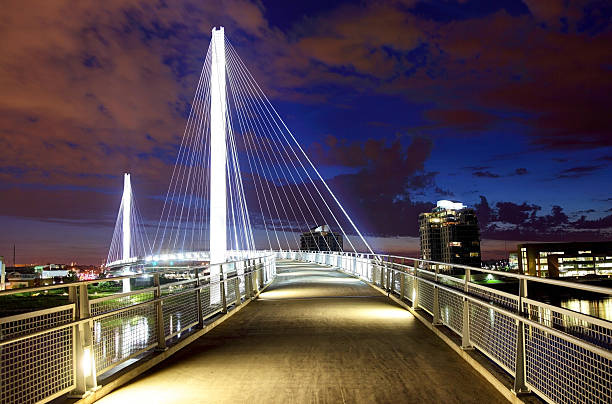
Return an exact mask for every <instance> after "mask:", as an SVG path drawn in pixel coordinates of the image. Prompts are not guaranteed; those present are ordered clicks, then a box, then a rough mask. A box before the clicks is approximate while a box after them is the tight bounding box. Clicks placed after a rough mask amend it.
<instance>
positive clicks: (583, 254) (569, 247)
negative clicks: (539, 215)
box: [518, 241, 612, 278]
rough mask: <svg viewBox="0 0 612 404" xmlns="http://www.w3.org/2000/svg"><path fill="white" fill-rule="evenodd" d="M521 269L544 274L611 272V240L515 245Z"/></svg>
mask: <svg viewBox="0 0 612 404" xmlns="http://www.w3.org/2000/svg"><path fill="white" fill-rule="evenodd" d="M518 259H519V271H520V273H523V274H527V275H533V276H541V277H545V278H549V277H550V278H562V277H570V276H587V275H592V276H594V275H603V276H612V241H599V242H597V241H594V242H580V243H529V244H519V245H518Z"/></svg>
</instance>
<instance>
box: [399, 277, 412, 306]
mask: <svg viewBox="0 0 612 404" xmlns="http://www.w3.org/2000/svg"><path fill="white" fill-rule="evenodd" d="M402 276H403V277H404V296H402V298H403V299H408V300H410V301H411V302H412V301H414V277H412V276H410V275H408V274H402Z"/></svg>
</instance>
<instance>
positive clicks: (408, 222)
mask: <svg viewBox="0 0 612 404" xmlns="http://www.w3.org/2000/svg"><path fill="white" fill-rule="evenodd" d="M296 3H302V4H296ZM3 13H4V15H5V18H4V20H5V22H4V23H3V25H4V28H3V34H2V35H1V36H0V50H1V51H2V53H3V55H5V56H4V57H3V60H2V61H0V83H1V86H2V88H3V91H2V92H1V94H0V118H1V119H0V149H1V150H3V152H2V153H3V155H2V159H0V190H1V192H2V197H1V198H0V208H1V211H0V212H1V214H2V215H3V216H2V227H3V229H4V230H3V231H2V234H1V235H0V255H2V254H4V255H9V252H10V249H11V248H12V244H13V242H15V243H17V245H18V250H20V251H22V253H21V256H22V257H23V260H25V261H37V260H38V261H40V260H43V261H44V260H71V259H77V260H80V261H86V262H99V261H101V260H102V259H103V258H104V257H105V255H106V251H105V250H106V248H107V244H108V242H109V240H110V236H111V232H112V223H113V221H114V216H115V210H116V206H117V204H118V200H119V198H120V196H119V192H120V190H121V174H122V173H123V172H124V171H130V172H132V173H133V178H134V179H133V181H134V186H135V188H136V191H137V193H138V195H139V202H140V204H141V207H142V209H143V212H144V215H145V216H146V218H147V219H148V220H150V221H156V220H157V218H158V217H159V212H158V211H159V209H160V208H159V206H158V205H159V203H158V201H157V199H156V197H158V196H159V195H161V194H163V193H164V192H165V188H166V187H167V184H168V181H169V176H170V173H171V164H172V162H173V160H174V158H175V154H176V150H177V144H178V142H179V139H180V136H181V134H182V131H183V127H184V124H185V113H186V111H188V108H189V101H190V99H191V97H192V96H193V92H194V90H195V85H196V82H197V78H198V75H199V70H200V68H201V64H202V61H203V60H202V58H203V54H204V52H205V50H206V48H207V46H208V41H209V40H210V29H211V28H212V26H219V25H224V26H225V27H226V33H227V36H228V38H229V40H230V41H231V42H232V44H233V45H234V46H235V47H236V49H237V51H238V52H239V53H240V54H241V55H242V58H243V59H244V60H245V62H246V63H247V64H248V65H249V67H250V68H251V69H252V71H253V74H254V75H255V77H256V79H257V80H258V82H259V83H260V84H261V86H262V88H263V89H264V91H266V93H267V94H268V95H269V96H270V97H271V99H272V101H273V102H274V104H275V105H276V106H277V109H278V110H279V111H280V112H281V114H282V115H283V116H284V118H285V119H286V122H287V123H288V125H289V127H290V128H292V130H293V132H294V133H295V134H296V136H297V137H298V138H299V139H300V141H301V143H302V144H303V145H304V146H305V147H306V148H307V149H308V150H309V152H310V153H311V155H312V156H313V157H314V158H315V159H316V160H317V161H318V162H319V164H320V165H321V167H323V172H324V174H325V176H326V177H327V178H328V179H329V180H330V182H331V183H332V184H335V186H336V188H337V189H338V192H339V193H340V194H341V196H342V197H343V199H344V200H346V201H347V205H349V206H351V209H352V210H353V211H354V215H355V216H356V219H357V221H358V222H359V223H361V226H362V228H363V229H364V230H365V231H366V232H367V233H368V234H370V235H372V236H378V238H377V239H376V240H377V241H376V242H375V244H376V245H377V246H378V248H379V249H392V250H394V251H406V252H411V251H414V250H415V249H416V241H415V238H414V236H416V235H417V229H416V217H417V214H418V212H419V211H422V210H423V209H426V208H428V207H430V206H431V204H432V203H434V202H435V201H436V200H437V199H453V200H459V201H462V202H464V203H466V204H468V205H470V206H472V207H475V208H477V209H478V212H479V218H480V221H481V223H482V233H483V239H484V240H485V241H484V242H483V248H484V249H485V257H486V256H487V255H488V256H495V255H499V254H502V251H503V240H509V241H510V242H511V244H512V243H514V242H516V241H528V240H558V239H563V240H571V239H576V240H578V239H580V240H590V239H592V240H602V239H610V238H611V234H612V192H611V185H612V181H611V180H610V178H612V169H611V168H610V167H611V162H612V118H611V116H612V114H610V110H611V109H612V96H611V95H610V94H612V29H611V26H610V18H611V16H612V6H610V3H609V2H606V1H564V0H559V1H547V2H541V1H534V0H531V1H469V0H463V1H453V0H448V1H436V2H428V1H381V2H357V3H354V2H338V3H334V4H332V3H330V2H323V1H310V2H281V1H265V2H263V3H251V2H248V1H245V0H234V1H222V2H220V3H219V4H215V5H212V4H202V3H201V2H193V1H166V2H161V1H160V2H156V3H154V2H153V3H152V2H140V1H128V2H119V1H117V2H96V1H82V2H79V3H78V6H74V5H73V4H72V3H70V2H62V1H57V2H41V3H40V4H39V7H36V8H35V9H31V10H24V9H23V7H22V5H21V4H20V2H18V1H9V3H8V5H7V6H6V7H5V9H4V11H3ZM67 16H69V17H70V18H66V17H67ZM363 156H367V158H362V157H363ZM381 175H383V176H388V177H389V178H392V179H393V181H390V182H389V184H388V185H386V184H385V185H382V184H376V178H379V177H380V176H381ZM373 189H375V190H376V192H375V193H373V192H372V190H373ZM355 201H358V202H355ZM372 206H380V207H381V209H380V212H376V213H372V211H371V209H370V208H371V207H372ZM555 206H556V207H557V208H555ZM57 235H61V237H60V239H58V236H57ZM393 236H401V237H402V238H399V239H398V238H395V237H393ZM385 240H386V241H385ZM500 246H502V247H500Z"/></svg>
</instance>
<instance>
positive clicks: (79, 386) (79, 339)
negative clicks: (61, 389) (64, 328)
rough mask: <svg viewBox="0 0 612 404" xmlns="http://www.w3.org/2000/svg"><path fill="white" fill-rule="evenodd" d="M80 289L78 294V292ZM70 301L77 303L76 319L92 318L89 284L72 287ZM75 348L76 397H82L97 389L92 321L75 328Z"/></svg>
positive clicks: (69, 294)
mask: <svg viewBox="0 0 612 404" xmlns="http://www.w3.org/2000/svg"><path fill="white" fill-rule="evenodd" d="M77 288H78V292H77ZM68 296H69V299H70V300H71V301H72V302H74V303H75V306H76V308H75V318H76V319H84V318H88V317H89V316H90V311H89V295H88V294H87V284H80V285H78V286H73V287H70V289H69V293H68ZM74 329H75V331H76V332H75V333H74V343H73V348H74V352H75V359H76V380H75V382H76V389H75V395H76V396H80V397H82V396H83V395H84V394H85V393H86V392H87V391H88V390H94V389H95V388H96V387H97V384H98V382H97V377H96V363H95V355H94V349H93V335H92V332H91V320H90V321H88V322H85V323H81V324H79V325H78V326H76V327H74Z"/></svg>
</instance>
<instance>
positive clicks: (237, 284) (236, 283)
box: [234, 276, 242, 307]
mask: <svg viewBox="0 0 612 404" xmlns="http://www.w3.org/2000/svg"><path fill="white" fill-rule="evenodd" d="M234 290H235V291H236V307H238V306H240V303H242V298H241V297H240V279H239V278H238V276H236V277H235V278H234Z"/></svg>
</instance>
